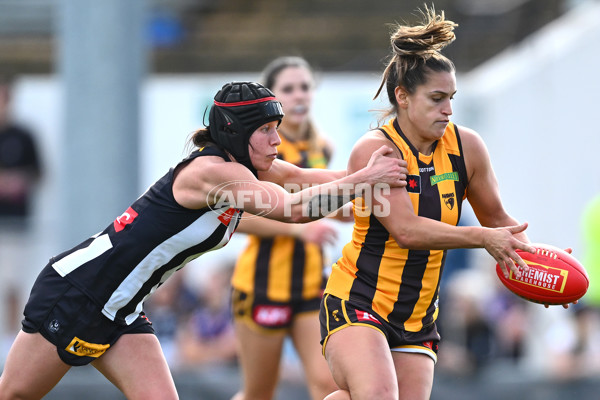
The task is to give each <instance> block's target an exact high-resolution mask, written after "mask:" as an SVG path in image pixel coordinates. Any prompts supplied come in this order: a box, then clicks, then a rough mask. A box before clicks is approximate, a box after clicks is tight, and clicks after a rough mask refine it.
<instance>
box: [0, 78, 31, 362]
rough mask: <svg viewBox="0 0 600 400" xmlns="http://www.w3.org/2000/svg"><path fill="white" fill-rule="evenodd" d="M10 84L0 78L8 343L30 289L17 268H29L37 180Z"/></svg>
mask: <svg viewBox="0 0 600 400" xmlns="http://www.w3.org/2000/svg"><path fill="white" fill-rule="evenodd" d="M13 84H14V78H13V77H12V76H10V75H8V74H4V75H2V74H0V301H1V306H0V335H1V336H0V337H1V338H2V339H6V340H9V339H10V340H9V341H10V342H12V340H13V339H14V333H15V332H16V331H17V330H18V326H19V322H20V317H21V310H22V309H23V305H24V304H25V299H26V297H27V290H28V289H29V286H30V284H31V282H29V281H27V280H26V279H24V276H25V274H24V273H23V268H27V267H28V266H29V265H30V263H29V262H28V259H27V256H28V250H27V244H28V242H29V241H30V240H31V229H30V228H31V225H32V224H31V221H30V217H31V214H32V197H33V196H34V194H35V193H34V192H35V188H36V184H37V183H38V181H39V179H40V176H41V166H40V164H41V163H40V158H39V154H38V149H37V143H36V138H35V136H34V135H33V133H32V132H31V131H30V130H29V129H28V128H26V127H25V126H22V125H20V124H19V123H17V122H16V121H14V119H13V115H12V110H11V100H12V95H13ZM33 276H35V275H33ZM2 354H3V352H2V351H1V349H0V356H1V355H2ZM1 358H3V357H1Z"/></svg>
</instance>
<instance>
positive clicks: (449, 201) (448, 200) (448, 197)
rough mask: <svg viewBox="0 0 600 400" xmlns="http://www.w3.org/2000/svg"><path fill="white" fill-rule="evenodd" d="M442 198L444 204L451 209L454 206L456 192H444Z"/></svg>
mask: <svg viewBox="0 0 600 400" xmlns="http://www.w3.org/2000/svg"><path fill="white" fill-rule="evenodd" d="M442 199H444V204H445V205H446V207H448V208H449V209H450V210H452V209H453V208H454V203H455V202H454V193H442Z"/></svg>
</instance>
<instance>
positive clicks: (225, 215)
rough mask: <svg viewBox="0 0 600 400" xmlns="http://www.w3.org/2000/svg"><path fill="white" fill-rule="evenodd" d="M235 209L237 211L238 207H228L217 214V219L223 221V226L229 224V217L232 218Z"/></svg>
mask: <svg viewBox="0 0 600 400" xmlns="http://www.w3.org/2000/svg"><path fill="white" fill-rule="evenodd" d="M236 211H239V210H238V209H235V208H228V209H227V211H225V212H224V213H223V214H221V215H219V217H218V218H219V221H221V223H223V225H225V226H229V223H230V222H231V218H233V215H234V214H235V213H236Z"/></svg>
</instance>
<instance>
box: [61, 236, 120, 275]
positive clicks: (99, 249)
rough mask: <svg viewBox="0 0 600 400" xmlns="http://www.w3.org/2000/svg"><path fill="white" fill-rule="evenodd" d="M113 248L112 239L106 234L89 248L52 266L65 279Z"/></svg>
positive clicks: (72, 254) (74, 253) (76, 252)
mask: <svg viewBox="0 0 600 400" xmlns="http://www.w3.org/2000/svg"><path fill="white" fill-rule="evenodd" d="M111 248H112V243H111V241H110V238H109V237H108V235H107V234H104V235H101V236H98V237H97V238H96V239H94V240H93V241H92V242H91V243H90V245H89V246H88V247H86V248H83V249H79V250H76V251H74V252H73V253H71V254H69V255H68V256H66V257H64V258H62V259H60V260H59V261H57V262H55V263H54V264H52V267H53V268H54V269H55V270H56V272H58V273H59V274H60V276H62V277H64V276H65V275H67V274H69V273H71V272H73V271H74V270H76V269H77V268H79V267H80V266H82V265H83V264H85V263H86V262H88V261H90V260H93V259H94V258H96V257H98V256H100V255H101V254H102V253H104V252H105V251H107V250H109V249H111Z"/></svg>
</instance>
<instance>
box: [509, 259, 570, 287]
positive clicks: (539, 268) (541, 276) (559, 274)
mask: <svg viewBox="0 0 600 400" xmlns="http://www.w3.org/2000/svg"><path fill="white" fill-rule="evenodd" d="M525 262H526V263H527V265H528V266H529V271H528V272H524V271H523V269H522V268H521V267H520V266H518V265H517V267H518V268H519V271H521V277H520V278H517V277H515V275H514V273H513V271H512V270H511V271H510V275H509V277H508V279H510V280H513V281H518V282H522V283H525V284H526V285H531V286H535V287H538V288H540V289H546V290H549V291H551V292H558V293H562V292H563V291H564V290H565V285H566V284H567V278H568V276H569V271H565V270H564V269H560V268H553V267H548V266H546V265H543V264H538V263H536V262H534V261H528V260H525Z"/></svg>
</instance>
